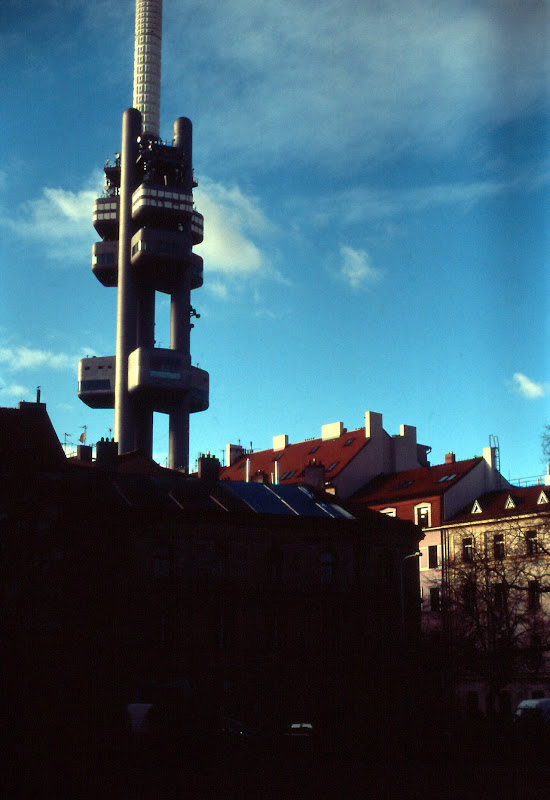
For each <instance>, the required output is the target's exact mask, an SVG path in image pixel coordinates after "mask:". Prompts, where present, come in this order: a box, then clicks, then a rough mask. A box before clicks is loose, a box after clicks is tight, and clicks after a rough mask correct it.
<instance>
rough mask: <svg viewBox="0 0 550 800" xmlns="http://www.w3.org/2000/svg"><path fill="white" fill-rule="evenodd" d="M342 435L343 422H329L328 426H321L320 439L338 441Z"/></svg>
mask: <svg viewBox="0 0 550 800" xmlns="http://www.w3.org/2000/svg"><path fill="white" fill-rule="evenodd" d="M343 433H344V423H343V422H329V423H328V425H322V426H321V439H322V440H323V442H324V441H326V440H327V439H338V437H339V436H341V435H342V434H343Z"/></svg>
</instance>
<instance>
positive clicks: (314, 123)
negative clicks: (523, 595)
mask: <svg viewBox="0 0 550 800" xmlns="http://www.w3.org/2000/svg"><path fill="white" fill-rule="evenodd" d="M165 8H166V14H167V15H169V17H170V19H173V20H175V21H176V22H175V27H174V29H173V30H172V32H171V34H170V35H168V36H167V37H165V38H166V43H165V51H164V55H163V58H164V59H165V65H166V68H167V69H168V70H169V71H170V74H173V76H174V82H173V86H174V87H179V86H181V85H185V86H186V93H187V94H188V95H189V96H190V98H191V102H192V105H193V106H194V107H196V108H197V109H198V112H199V113H198V115H197V118H200V120H201V122H200V124H201V136H202V137H203V141H204V139H208V140H210V142H211V143H212V146H213V147H214V148H216V149H217V150H218V152H220V150H221V147H224V148H225V150H226V153H227V155H229V156H230V157H231V158H233V157H239V156H240V157H241V158H242V162H243V163H245V162H247V161H248V162H249V163H250V162H252V161H256V162H257V163H259V162H260V160H263V159H266V158H268V159H276V160H279V159H284V160H285V161H292V159H293V158H294V157H296V156H298V158H299V159H300V160H301V161H303V160H306V161H307V160H311V162H312V163H313V162H317V161H318V159H319V158H320V157H323V156H328V155H329V154H335V155H336V154H337V155H338V160H337V164H338V167H339V168H340V169H341V168H342V167H345V166H346V165H356V164H357V159H358V154H362V155H363V156H365V157H370V156H373V155H377V156H378V157H380V156H386V157H392V156H393V155H394V154H396V153H399V152H402V151H403V150H419V149H421V150H423V151H425V150H427V149H429V150H430V151H433V149H435V150H437V151H445V152H449V151H452V150H453V149H454V148H455V147H456V145H457V143H458V142H460V141H462V140H464V139H465V137H467V136H468V135H469V134H471V133H472V132H473V131H477V132H479V131H480V130H481V129H483V127H484V126H487V125H491V124H497V125H498V124H501V123H502V122H506V121H507V120H509V119H512V118H513V117H514V116H515V115H517V114H518V113H520V112H522V111H523V110H525V109H528V108H534V107H536V104H537V102H538V101H540V100H541V99H542V98H544V97H545V96H546V95H547V86H548V83H549V75H550V51H549V50H548V47H547V41H548V33H549V27H550V18H549V14H548V4H547V3H545V2H529V3H521V2H500V3H495V2H488V1H487V0H486V1H485V2H480V3H471V2H469V1H468V0H419V2H415V3H411V4H403V3H402V2H398V0H385V2H383V3H374V2H362V3H358V2H357V1H356V0H339V2H338V3H337V2H336V0H327V2H323V3H319V2H314V0H227V2H224V3H219V2H218V0H200V2H199V0H192V2H190V3H188V4H187V5H186V12H185V14H184V13H182V11H181V8H180V5H179V3H177V2H176V0H168V2H166V3H165ZM190 14H191V15H192V18H193V24H194V25H196V26H197V27H198V28H200V30H201V36H197V37H195V39H194V40H193V41H191V42H190V52H189V58H188V59H185V60H183V61H182V59H181V53H180V42H181V35H179V31H182V32H183V26H184V25H186V24H188V18H189V15H190ZM186 41H188V38H186ZM211 53H216V56H217V57H216V59H212V58H211ZM189 61H190V62H191V63H193V64H194V67H195V70H196V74H198V75H200V76H201V80H200V81H196V82H195V83H194V84H193V83H192V84H189V81H188V80H187V78H188V75H187V72H185V71H186V70H187V69H188V63H189ZM178 100H179V96H177V97H176V95H175V93H174V96H173V97H170V96H166V95H165V103H168V105H170V104H172V105H173V107H174V108H173V111H177V108H176V106H177V101H178ZM220 112H221V117H222V118H223V120H224V122H223V130H222V133H223V136H222V137H220V123H219V120H220ZM221 140H223V145H221Z"/></svg>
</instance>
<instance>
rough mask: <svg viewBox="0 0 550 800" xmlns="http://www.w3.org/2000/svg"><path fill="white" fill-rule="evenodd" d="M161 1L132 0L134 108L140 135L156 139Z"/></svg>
mask: <svg viewBox="0 0 550 800" xmlns="http://www.w3.org/2000/svg"><path fill="white" fill-rule="evenodd" d="M161 52H162V0H136V27H135V37H134V100H133V103H134V108H137V109H138V111H141V116H142V118H143V121H142V133H143V135H144V136H150V137H151V138H153V139H158V138H159V136H160V76H161Z"/></svg>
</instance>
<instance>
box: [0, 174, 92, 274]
mask: <svg viewBox="0 0 550 800" xmlns="http://www.w3.org/2000/svg"><path fill="white" fill-rule="evenodd" d="M102 185H103V182H102V178H101V176H100V173H99V172H96V173H94V175H93V177H92V178H91V179H90V180H89V181H88V182H87V183H86V185H85V186H84V187H83V188H82V189H80V190H78V191H76V192H72V191H67V190H65V189H61V188H53V187H48V186H47V187H45V188H43V189H42V194H41V196H40V197H38V198H36V199H34V200H28V201H27V202H25V203H23V204H22V205H21V206H19V208H17V209H15V210H14V211H13V212H10V211H7V210H6V209H5V208H4V209H3V210H2V213H1V215H0V224H2V225H4V226H5V227H8V228H9V229H10V230H11V231H12V233H14V234H15V235H17V236H19V237H20V238H22V239H24V240H25V241H26V242H35V243H39V244H40V255H41V256H46V257H47V258H49V259H51V260H55V261H57V262H58V264H59V265H61V266H63V265H64V264H66V263H67V262H74V261H82V260H83V259H89V258H90V244H91V242H92V241H93V239H94V230H93V226H92V206H93V202H94V200H95V199H96V198H97V197H98V196H99V194H100V193H101V191H102ZM96 238H97V235H96Z"/></svg>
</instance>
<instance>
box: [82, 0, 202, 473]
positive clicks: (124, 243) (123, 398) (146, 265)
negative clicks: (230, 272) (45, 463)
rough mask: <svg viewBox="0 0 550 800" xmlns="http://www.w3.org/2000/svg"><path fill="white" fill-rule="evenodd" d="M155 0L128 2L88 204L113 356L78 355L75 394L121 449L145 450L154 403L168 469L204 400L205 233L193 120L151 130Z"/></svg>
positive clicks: (184, 457) (156, 95) (185, 449)
mask: <svg viewBox="0 0 550 800" xmlns="http://www.w3.org/2000/svg"><path fill="white" fill-rule="evenodd" d="M161 43H162V0H136V29H135V48H134V98H133V102H134V106H135V108H130V109H127V110H126V111H125V112H124V114H123V117H122V146H121V151H120V153H117V155H116V159H115V162H114V164H111V163H110V161H107V163H106V165H105V168H104V170H105V192H104V194H103V196H102V197H99V198H98V199H97V200H96V201H95V203H94V210H93V224H94V227H95V229H96V231H97V233H98V234H99V235H100V236H101V239H102V241H101V242H96V244H94V245H93V247H92V271H93V272H94V274H95V276H96V278H97V279H98V280H99V281H100V282H101V283H102V284H103V285H104V286H117V288H118V296H117V297H118V303H117V333H116V356H104V357H95V358H83V359H82V360H81V361H80V364H79V367H78V396H79V397H80V399H81V400H82V401H83V402H84V403H86V404H87V405H89V406H91V407H92V408H114V410H115V439H116V440H117V441H118V449H119V453H127V452H130V451H132V450H136V449H140V450H143V451H144V452H145V453H147V454H148V455H149V456H151V455H152V452H153V411H160V412H163V413H166V414H168V415H169V418H170V427H169V456H168V462H169V467H170V468H171V469H188V467H189V414H190V413H192V412H194V411H204V410H205V409H207V408H208V393H209V377H208V373H207V372H205V371H204V370H202V369H198V367H193V366H191V352H190V333H191V328H192V327H193V326H192V324H191V321H190V319H191V316H198V315H197V314H196V312H195V310H194V309H193V308H192V306H191V289H197V288H198V287H200V286H202V282H203V277H202V273H203V263H202V258H201V257H200V256H198V255H196V254H195V253H193V252H192V248H193V245H196V244H200V242H202V240H203V217H202V215H201V214H199V213H198V212H197V211H195V208H194V205H193V188H194V187H195V186H196V185H197V183H196V181H195V179H194V177H193V164H192V127H191V122H190V120H188V119H187V118H185V117H179V118H178V119H177V120H176V121H175V123H174V132H173V141H172V144H171V145H168V144H166V143H164V142H162V141H161V139H160V138H159V127H160V63H161ZM157 291H158V292H164V293H165V294H168V295H170V348H159V347H155V292H157Z"/></svg>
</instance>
